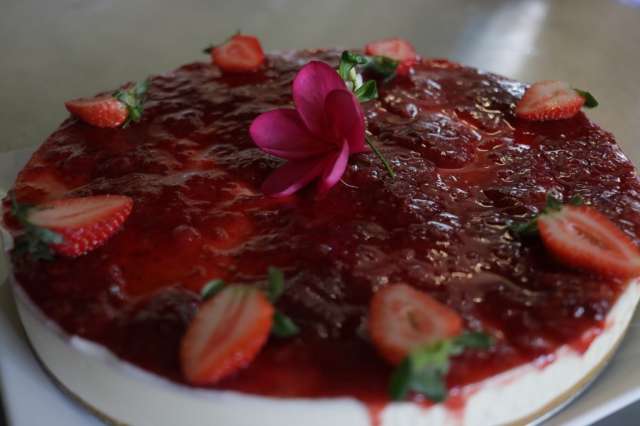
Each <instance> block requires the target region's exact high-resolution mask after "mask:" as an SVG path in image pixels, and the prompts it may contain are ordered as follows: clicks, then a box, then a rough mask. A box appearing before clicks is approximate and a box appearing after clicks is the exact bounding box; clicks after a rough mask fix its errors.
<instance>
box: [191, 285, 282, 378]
mask: <svg viewBox="0 0 640 426" xmlns="http://www.w3.org/2000/svg"><path fill="white" fill-rule="evenodd" d="M273 313H274V309H273V305H272V304H271V302H269V300H268V299H267V296H266V295H265V294H264V292H262V291H260V290H258V289H257V288H254V287H250V286H246V285H229V286H225V287H224V288H223V289H222V290H220V291H219V292H218V293H216V294H215V295H214V296H213V297H211V298H209V299H208V300H206V301H205V302H204V303H202V305H200V308H199V310H198V312H197V313H196V316H195V317H194V319H193V320H192V321H191V323H190V324H189V327H188V328H187V332H186V334H185V335H184V337H183V338H182V341H181V344H180V363H181V366H182V371H183V373H184V376H185V378H186V380H187V381H188V382H189V383H193V384H213V383H216V382H217V381H219V380H221V379H223V378H225V377H227V376H229V375H230V374H233V373H234V372H236V371H238V370H239V369H242V368H244V367H246V366H247V365H248V364H250V363H251V361H253V359H254V358H255V357H256V355H257V354H258V353H259V352H260V349H261V348H262V347H263V346H264V344H265V343H266V342H267V338H268V337H269V332H270V331H271V328H272V324H273Z"/></svg>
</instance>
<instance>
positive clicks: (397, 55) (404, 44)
mask: <svg viewBox="0 0 640 426" xmlns="http://www.w3.org/2000/svg"><path fill="white" fill-rule="evenodd" d="M364 53H365V54H366V55H372V56H383V57H387V58H390V59H393V60H395V61H397V62H398V67H397V70H396V72H397V73H398V74H399V75H406V74H408V72H409V70H410V69H411V66H412V65H413V64H414V63H415V62H416V60H417V59H418V55H417V54H416V49H415V48H414V47H413V45H412V44H411V43H410V42H408V41H407V40H404V39H402V38H388V39H383V40H377V41H373V42H371V43H368V44H367V45H366V46H365V47H364Z"/></svg>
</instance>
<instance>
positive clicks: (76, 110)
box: [64, 80, 149, 127]
mask: <svg viewBox="0 0 640 426" xmlns="http://www.w3.org/2000/svg"><path fill="white" fill-rule="evenodd" d="M148 88H149V80H145V81H142V82H139V83H135V84H132V85H129V86H126V87H124V88H122V89H120V90H117V91H116V92H114V93H112V94H110V95H101V96H97V97H95V98H80V99H74V100H71V101H67V102H65V103H64V105H65V107H66V108H67V110H68V111H69V112H70V113H71V114H73V115H75V116H77V117H79V118H80V119H81V120H82V121H84V122H85V123H88V124H91V125H92V126H96V127H119V126H123V127H126V126H128V125H129V124H130V123H131V122H138V121H140V119H141V118H142V112H143V111H144V98H145V96H146V93H147V90H148Z"/></svg>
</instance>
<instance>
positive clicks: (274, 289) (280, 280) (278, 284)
mask: <svg viewBox="0 0 640 426" xmlns="http://www.w3.org/2000/svg"><path fill="white" fill-rule="evenodd" d="M282 293H284V273H283V272H282V270H280V269H278V268H274V267H273V266H270V267H269V270H268V272H267V297H268V298H269V300H270V301H271V303H276V301H277V300H278V299H279V298H280V296H282Z"/></svg>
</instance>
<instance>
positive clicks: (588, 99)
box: [573, 88, 599, 108]
mask: <svg viewBox="0 0 640 426" xmlns="http://www.w3.org/2000/svg"><path fill="white" fill-rule="evenodd" d="M573 90H575V91H576V92H577V93H578V95H580V96H582V97H583V98H584V107H585V108H595V107H597V106H598V105H599V102H598V100H597V99H596V98H595V97H594V96H593V95H592V94H591V93H589V92H587V91H586V90H580V89H576V88H574V89H573Z"/></svg>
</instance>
